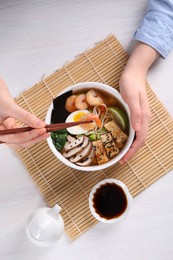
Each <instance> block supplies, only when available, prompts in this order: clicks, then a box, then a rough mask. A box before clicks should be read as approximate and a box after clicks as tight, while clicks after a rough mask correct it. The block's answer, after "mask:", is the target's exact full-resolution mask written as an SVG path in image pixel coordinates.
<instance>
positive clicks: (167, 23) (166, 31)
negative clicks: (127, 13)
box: [134, 0, 173, 58]
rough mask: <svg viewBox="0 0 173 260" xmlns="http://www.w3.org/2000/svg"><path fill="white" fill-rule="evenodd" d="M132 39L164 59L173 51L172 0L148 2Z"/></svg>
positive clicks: (151, 0)
mask: <svg viewBox="0 0 173 260" xmlns="http://www.w3.org/2000/svg"><path fill="white" fill-rule="evenodd" d="M134 39H135V40H138V41H141V42H144V43H146V44H147V45H149V46H151V47H152V48H154V49H155V50H156V51H157V52H158V53H160V55H161V56H162V57H163V58H166V57H167V55H168V54H169V52H170V51H171V50H172V49H173V0H150V1H149V3H148V7H147V13H146V15H145V17H144V19H143V21H142V23H141V25H140V27H139V28H138V30H137V31H136V32H135V34H134Z"/></svg>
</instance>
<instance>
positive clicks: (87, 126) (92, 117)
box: [80, 113, 102, 130]
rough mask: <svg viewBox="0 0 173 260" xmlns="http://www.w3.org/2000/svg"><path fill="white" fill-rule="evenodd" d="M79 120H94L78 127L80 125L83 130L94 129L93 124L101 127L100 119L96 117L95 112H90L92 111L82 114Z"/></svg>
mask: <svg viewBox="0 0 173 260" xmlns="http://www.w3.org/2000/svg"><path fill="white" fill-rule="evenodd" d="M80 120H82V121H83V120H93V121H94V122H93V123H87V124H83V125H81V126H80V127H82V128H83V129H85V130H91V129H94V128H95V126H96V125H97V127H98V128H101V127H102V122H101V121H100V119H99V118H98V116H97V115H95V114H92V113H87V114H85V115H84V116H82V117H81V118H80Z"/></svg>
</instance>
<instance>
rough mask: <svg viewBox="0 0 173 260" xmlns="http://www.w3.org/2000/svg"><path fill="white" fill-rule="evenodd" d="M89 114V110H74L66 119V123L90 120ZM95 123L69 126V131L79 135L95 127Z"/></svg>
mask: <svg viewBox="0 0 173 260" xmlns="http://www.w3.org/2000/svg"><path fill="white" fill-rule="evenodd" d="M87 114H90V112H89V111H88V110H77V111H74V112H72V113H71V114H70V115H69V116H68V117H67V119H66V121H65V122H66V123H69V122H78V121H83V120H88V119H89V118H88V117H87ZM95 125H96V124H95V123H94V122H93V123H87V124H82V125H77V126H72V127H68V128H67V131H68V132H69V133H70V134H72V135H79V134H84V133H86V132H88V131H89V130H91V129H93V128H94V127H95Z"/></svg>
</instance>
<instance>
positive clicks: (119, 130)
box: [46, 82, 134, 170]
mask: <svg viewBox="0 0 173 260" xmlns="http://www.w3.org/2000/svg"><path fill="white" fill-rule="evenodd" d="M46 120H47V121H48V122H47V123H50V122H51V123H62V122H77V121H83V120H93V122H92V123H87V124H83V125H78V126H74V127H70V128H67V129H64V130H60V131H56V132H53V133H51V137H50V138H49V140H48V144H49V145H50V147H51V149H52V151H53V152H54V153H55V154H56V155H57V157H58V158H59V159H60V160H61V161H63V162H64V163H66V164H67V165H69V166H71V167H73V168H76V169H81V170H96V169H97V168H101V169H103V168H106V167H108V166H110V165H112V164H113V163H115V162H117V161H118V160H120V158H122V156H123V154H125V150H127V149H128V148H129V146H130V144H131V142H132V137H133V135H134V133H133V130H132V128H131V125H130V121H129V111H128V108H127V106H126V105H125V103H124V102H123V100H122V98H121V96H120V94H119V93H118V92H117V91H116V90H114V89H113V88H111V87H109V86H107V85H104V84H101V83H96V82H88V83H79V84H76V85H74V86H72V87H70V88H68V89H67V90H66V91H65V92H64V93H61V94H60V95H59V96H58V97H57V98H55V99H54V100H53V104H52V106H51V107H50V109H49V111H48V115H47V118H46ZM129 138H130V139H129ZM52 145H53V146H54V147H52Z"/></svg>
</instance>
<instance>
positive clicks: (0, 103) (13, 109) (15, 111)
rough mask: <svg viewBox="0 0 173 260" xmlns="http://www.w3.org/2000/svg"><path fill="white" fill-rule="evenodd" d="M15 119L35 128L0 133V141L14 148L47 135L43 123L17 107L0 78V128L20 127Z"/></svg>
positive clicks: (40, 139)
mask: <svg viewBox="0 0 173 260" xmlns="http://www.w3.org/2000/svg"><path fill="white" fill-rule="evenodd" d="M15 119H18V120H20V121H22V122H23V123H25V124H26V125H28V126H31V127H33V128H36V129H33V130H31V131H28V132H24V133H17V134H10V135H9V134H8V135H0V141H2V142H5V143H6V144H7V145H9V146H11V147H14V148H17V147H25V146H32V145H33V144H35V143H38V142H40V141H42V140H45V139H46V138H47V137H48V136H49V134H48V133H46V129H45V123H44V122H43V121H42V120H40V119H39V118H37V117H36V116H35V115H33V114H31V113H29V112H28V111H26V110H24V109H22V108H21V107H19V106H18V105H17V104H16V103H15V101H14V99H13V98H12V97H11V95H10V93H9V90H8V87H7V85H6V84H5V82H4V80H3V79H2V78H0V130H3V129H10V128H16V127H20V125H18V124H16V120H15Z"/></svg>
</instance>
